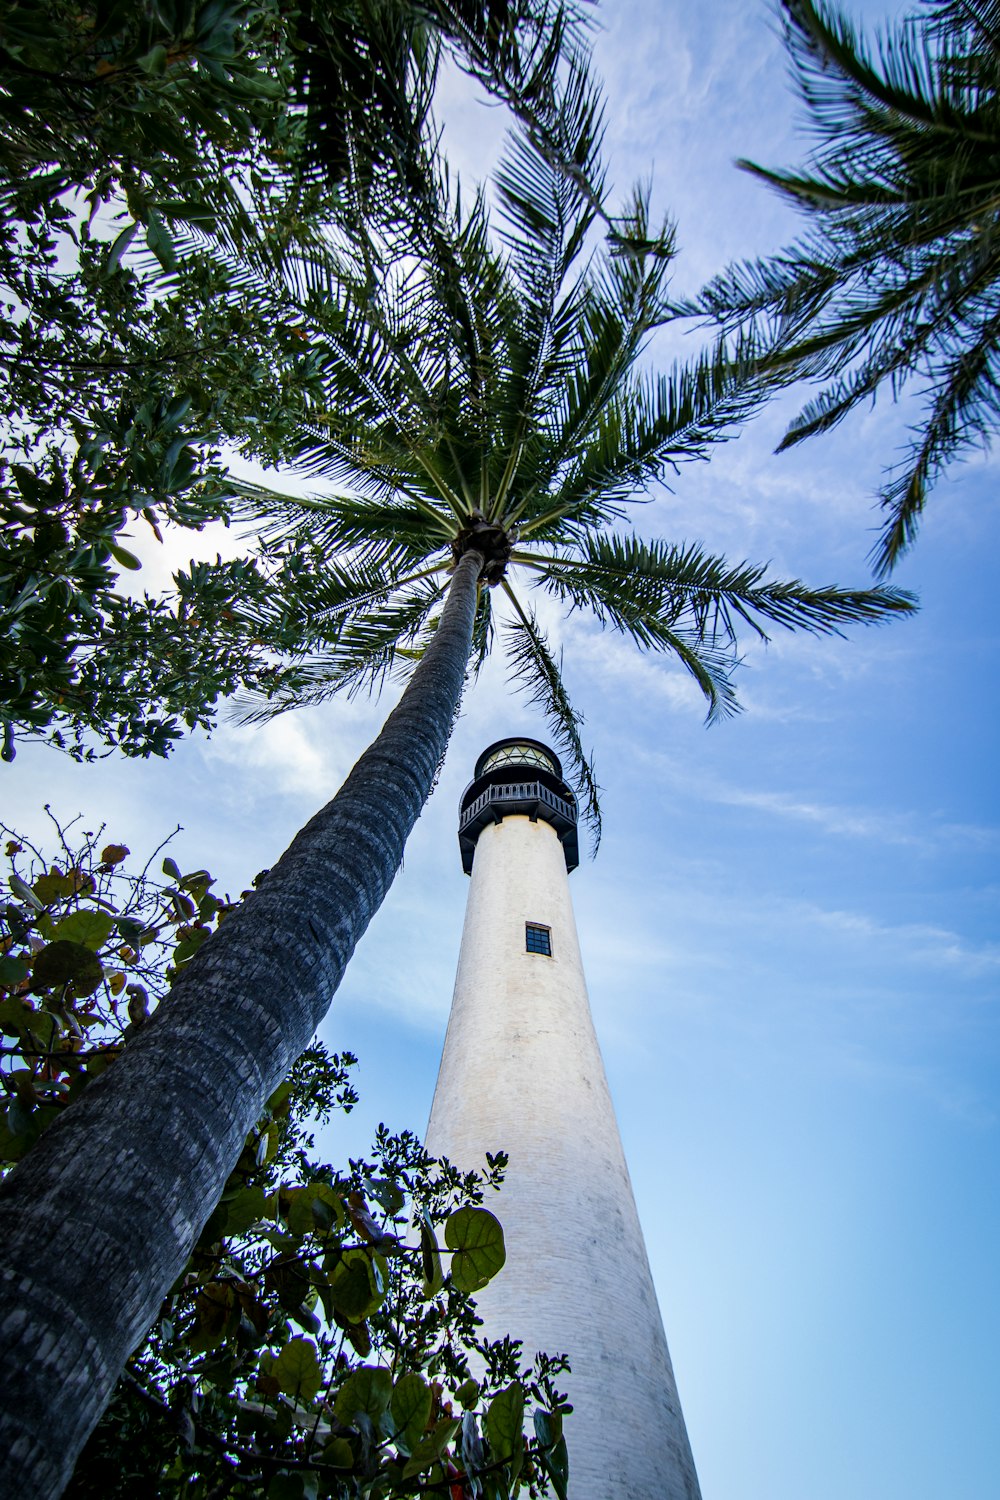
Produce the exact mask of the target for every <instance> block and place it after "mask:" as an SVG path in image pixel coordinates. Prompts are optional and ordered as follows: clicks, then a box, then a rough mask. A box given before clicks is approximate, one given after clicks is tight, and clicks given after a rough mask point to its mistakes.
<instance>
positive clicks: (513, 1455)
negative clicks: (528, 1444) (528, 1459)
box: [483, 1382, 524, 1478]
mask: <svg viewBox="0 0 1000 1500" xmlns="http://www.w3.org/2000/svg"><path fill="white" fill-rule="evenodd" d="M483 1427H484V1428H485V1431H486V1437H487V1440H488V1442H489V1445H490V1447H491V1449H492V1450H493V1457H494V1458H495V1459H499V1460H500V1461H501V1462H502V1463H506V1464H510V1467H511V1472H512V1475H513V1477H515V1478H516V1477H517V1475H518V1474H519V1473H520V1471H521V1463H522V1460H523V1458H524V1432H523V1428H524V1391H523V1389H522V1387H521V1386H520V1385H518V1384H517V1383H516V1382H515V1383H514V1384H512V1385H509V1386H507V1388H506V1390H503V1391H501V1392H500V1394H499V1395H497V1396H494V1397H493V1400H492V1401H491V1402H490V1404H489V1407H488V1408H487V1411H486V1419H485V1421H484V1423H483Z"/></svg>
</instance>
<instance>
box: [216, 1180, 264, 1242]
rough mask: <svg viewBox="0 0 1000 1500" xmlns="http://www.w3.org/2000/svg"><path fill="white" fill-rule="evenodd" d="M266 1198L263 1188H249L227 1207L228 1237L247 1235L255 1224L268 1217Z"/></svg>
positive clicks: (238, 1194)
mask: <svg viewBox="0 0 1000 1500" xmlns="http://www.w3.org/2000/svg"><path fill="white" fill-rule="evenodd" d="M266 1201H267V1200H266V1197H265V1194H264V1189H263V1188H262V1187H248V1188H243V1190H242V1191H241V1192H239V1193H237V1194H236V1197H235V1198H231V1199H230V1200H229V1202H228V1203H227V1204H226V1205H225V1208H226V1227H225V1233H226V1234H227V1235H237V1234H245V1233H246V1232H247V1230H248V1229H249V1228H250V1227H251V1226H252V1225H254V1224H259V1223H260V1221H261V1220H262V1219H265V1218H266V1217H267V1209H266Z"/></svg>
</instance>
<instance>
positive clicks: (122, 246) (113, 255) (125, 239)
mask: <svg viewBox="0 0 1000 1500" xmlns="http://www.w3.org/2000/svg"><path fill="white" fill-rule="evenodd" d="M138 230H139V225H138V224H129V225H128V226H127V227H126V228H125V229H123V230H122V232H121V234H120V235H118V237H117V238H116V239H115V241H114V243H113V244H112V246H111V249H110V250H109V251H108V258H107V261H106V262H105V265H104V272H103V274H104V275H105V276H111V275H112V274H113V273H114V272H115V271H117V270H118V267H119V266H120V265H121V259H122V256H123V255H124V254H125V251H126V250H127V249H128V247H129V245H131V243H132V241H133V240H134V239H135V237H136V234H137V233H138Z"/></svg>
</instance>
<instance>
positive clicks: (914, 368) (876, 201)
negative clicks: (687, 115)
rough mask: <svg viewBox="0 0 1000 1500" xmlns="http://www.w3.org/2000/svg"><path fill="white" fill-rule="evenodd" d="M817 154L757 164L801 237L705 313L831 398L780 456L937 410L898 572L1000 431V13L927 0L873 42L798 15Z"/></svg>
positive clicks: (892, 544) (799, 75) (776, 367)
mask: <svg viewBox="0 0 1000 1500" xmlns="http://www.w3.org/2000/svg"><path fill="white" fill-rule="evenodd" d="M782 13H783V21H784V31H783V34H784V37H785V41H786V44H787V47H788V51H789V56H790V59H791V64H792V71H793V78H794V82H795V85H796V88H797V90H798V92H799V94H800V96H801V98H802V100H803V103H804V104H805V107H806V120H807V124H808V126H809V129H810V131H811V133H812V135H813V138H814V145H813V147H812V150H811V153H810V155H809V157H808V159H807V162H806V164H805V166H804V167H803V168H802V169H800V170H787V171H777V170H771V169H767V168H764V167H761V166H758V165H756V164H754V163H752V162H746V161H744V162H741V163H740V165H741V166H743V167H744V168H745V169H746V170H747V171H750V172H752V173H754V175H755V176H757V177H759V178H760V180H761V181H762V182H765V183H767V184H768V185H769V186H770V187H772V188H774V189H775V190H776V191H777V192H779V193H781V194H782V195H783V196H784V197H785V198H787V199H788V200H789V201H790V202H791V203H793V204H794V205H795V207H797V208H799V209H801V210H802V212H803V213H804V214H805V215H806V217H807V219H808V229H807V233H806V234H805V235H804V236H803V238H802V239H800V240H798V241H797V242H796V243H795V244H793V245H791V246H789V247H788V248H787V249H785V250H783V251H781V252H780V253H779V254H777V255H773V256H768V257H765V258H762V259H760V260H757V261H754V262H747V263H742V264H739V265H735V266H732V267H730V268H729V269H728V270H727V271H726V272H724V273H723V274H722V275H720V276H719V277H717V278H716V279H715V280H714V281H712V282H711V283H710V284H709V286H708V287H707V288H706V289H705V290H704V291H703V292H702V294H701V296H700V297H699V299H698V300H697V303H696V304H695V308H696V309H698V310H701V311H707V312H709V313H711V314H712V315H713V317H715V318H717V319H719V320H720V321H721V322H722V323H723V324H724V325H725V326H728V327H734V326H753V327H756V328H758V329H762V330H764V331H765V333H766V338H767V341H768V344H769V348H770V353H769V355H768V356H767V359H766V365H767V368H769V369H770V371H771V372H772V373H773V374H775V375H777V376H779V377H780V378H788V379H792V378H795V377H796V376H799V375H805V376H808V377H809V378H811V379H814V380H818V381H826V382H828V383H827V384H826V386H825V389H824V390H823V391H822V392H821V393H820V395H819V396H817V397H816V398H815V399H814V400H812V401H811V402H810V403H809V404H808V405H806V406H805V407H804V408H803V410H802V411H801V413H800V414H799V416H798V417H796V419H795V420H794V421H793V422H792V424H791V426H790V427H789V429H788V432H787V433H786V435H785V437H784V439H783V441H782V444H781V447H782V448H787V447H789V446H790V445H792V444H794V443H798V442H801V441H802V440H803V439H804V438H807V437H811V436H812V435H814V434H815V433H819V432H824V431H827V430H828V429H829V428H831V427H833V426H834V425H835V424H836V423H838V422H840V421H841V420H842V419H843V418H844V417H845V416H846V415H847V413H848V412H850V411H852V410H854V408H855V407H857V406H858V405H860V404H863V403H865V402H867V401H871V400H873V399H874V398H875V397H876V395H877V394H879V393H880V392H888V394H889V395H890V397H891V398H893V399H894V398H895V397H896V396H897V395H898V394H899V393H900V392H901V391H902V390H903V389H904V387H907V386H909V385H913V386H914V387H915V388H916V390H917V391H918V392H919V395H920V400H921V402H922V406H923V413H922V416H921V418H920V420H919V421H918V422H917V424H916V425H915V427H914V431H913V437H912V439H911V441H910V443H909V445H908V447H907V450H906V453H905V457H904V458H902V459H901V460H900V461H899V462H898V463H897V464H895V465H893V466H892V468H891V469H890V470H889V471H888V474H887V478H886V482H885V484H884V486H883V488H882V490H881V492H880V504H881V508H882V511H883V524H882V530H881V535H880V537H879V540H878V541H877V543H876V545H875V547H874V549H873V552H872V558H873V562H874V565H875V569H876V572H877V574H878V575H879V576H884V575H886V574H887V573H889V572H890V571H891V570H892V568H893V567H894V566H895V564H896V563H897V562H898V560H899V559H900V557H902V556H903V554H904V553H905V552H906V551H907V549H908V548H909V546H910V545H911V543H912V542H913V540H914V538H915V536H916V533H917V529H918V527H919V524H920V517H921V514H922V512H923V509H924V505H925V503H926V499H927V495H928V492H929V490H930V489H931V487H932V486H933V484H934V481H935V480H936V479H937V478H938V476H939V475H940V474H941V473H942V472H943V471H944V470H945V469H946V468H947V467H948V465H949V464H950V463H952V462H953V461H954V460H955V459H956V458H958V457H959V456H960V455H962V454H963V453H966V452H968V451H969V450H970V449H972V448H975V447H977V446H985V445H987V444H988V443H989V441H990V439H991V438H992V435H993V434H994V432H995V431H996V428H997V424H998V421H1000V398H998V394H997V393H998V390H1000V342H998V339H1000V257H998V250H997V244H996V240H997V207H996V200H997V185H998V181H1000V6H998V5H997V4H996V3H994V0H972V3H965V0H927V3H926V4H925V5H924V6H923V7H922V9H921V10H920V11H919V12H917V13H915V14H914V15H913V16H911V17H909V18H907V19H905V20H903V21H900V22H894V23H889V24H887V25H886V26H885V27H883V28H882V29H881V30H879V31H878V32H877V33H876V34H875V36H874V37H873V38H872V37H870V36H866V35H865V34H864V32H863V31H862V30H861V29H859V28H858V27H857V26H856V25H854V23H853V22H851V21H850V20H848V19H847V17H846V16H845V15H844V14H843V13H842V12H841V11H840V10H839V9H838V8H837V7H836V6H834V5H830V4H824V3H822V0H783V3H782Z"/></svg>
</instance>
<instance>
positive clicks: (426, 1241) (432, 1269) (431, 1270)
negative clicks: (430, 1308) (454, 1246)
mask: <svg viewBox="0 0 1000 1500" xmlns="http://www.w3.org/2000/svg"><path fill="white" fill-rule="evenodd" d="M420 1263H421V1267H422V1269H423V1293H424V1296H425V1297H436V1296H437V1294H438V1292H439V1291H440V1290H441V1288H442V1287H443V1286H444V1271H443V1270H442V1267H441V1252H440V1251H439V1250H438V1244H437V1239H436V1237H435V1234H434V1226H433V1225H432V1224H431V1221H430V1218H429V1216H428V1214H427V1210H426V1209H421V1211H420Z"/></svg>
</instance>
